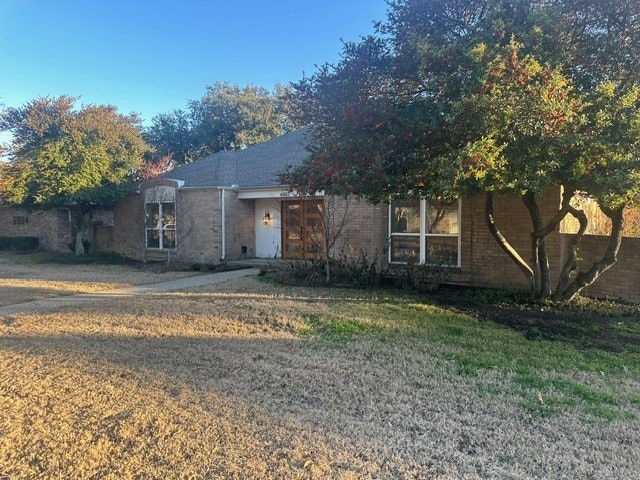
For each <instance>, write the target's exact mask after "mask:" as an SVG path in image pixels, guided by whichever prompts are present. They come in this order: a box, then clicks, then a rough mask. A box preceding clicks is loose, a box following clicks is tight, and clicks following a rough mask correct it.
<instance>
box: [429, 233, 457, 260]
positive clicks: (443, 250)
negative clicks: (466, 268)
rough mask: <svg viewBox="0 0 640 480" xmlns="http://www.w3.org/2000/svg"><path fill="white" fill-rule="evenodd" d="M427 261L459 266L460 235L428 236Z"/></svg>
mask: <svg viewBox="0 0 640 480" xmlns="http://www.w3.org/2000/svg"><path fill="white" fill-rule="evenodd" d="M425 262H426V263H435V264H438V265H447V266H453V267H457V266H458V237H427V252H426V258H425Z"/></svg>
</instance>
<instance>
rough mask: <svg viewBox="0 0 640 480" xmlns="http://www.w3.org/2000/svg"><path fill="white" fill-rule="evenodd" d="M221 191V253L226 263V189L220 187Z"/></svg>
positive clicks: (221, 257) (221, 258)
mask: <svg viewBox="0 0 640 480" xmlns="http://www.w3.org/2000/svg"><path fill="white" fill-rule="evenodd" d="M218 188H219V190H220V215H221V219H220V220H221V225H222V242H221V243H222V245H221V250H222V251H221V252H220V261H221V262H224V260H225V258H226V256H227V220H226V215H225V204H224V192H225V188H224V187H218Z"/></svg>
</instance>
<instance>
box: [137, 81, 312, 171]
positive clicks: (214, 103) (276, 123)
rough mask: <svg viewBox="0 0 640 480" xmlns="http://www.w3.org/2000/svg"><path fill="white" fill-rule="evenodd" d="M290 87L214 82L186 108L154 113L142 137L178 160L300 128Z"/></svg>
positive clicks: (253, 142)
mask: <svg viewBox="0 0 640 480" xmlns="http://www.w3.org/2000/svg"><path fill="white" fill-rule="evenodd" d="M292 98H293V97H292V96H291V95H290V88H289V87H283V86H281V85H276V88H275V93H271V92H269V91H268V90H266V89H265V88H262V87H255V86H247V87H242V88H241V87H239V86H237V85H232V84H230V83H225V82H216V83H214V84H213V85H210V86H208V87H207V89H206V93H205V95H204V96H203V97H202V98H200V99H197V100H190V101H189V103H188V108H187V110H186V111H183V110H176V111H174V112H172V113H169V114H162V115H157V116H156V117H154V118H153V122H152V125H151V127H149V128H148V129H147V130H146V131H145V138H146V139H147V141H148V142H149V143H150V144H152V145H153V146H154V148H155V152H156V155H157V156H158V157H163V156H166V155H169V154H171V155H172V157H173V159H174V160H175V161H176V162H177V163H180V164H182V163H188V162H191V161H193V160H194V159H196V158H198V157H202V156H206V155H210V154H212V153H215V152H218V151H220V150H238V149H241V148H244V147H247V146H250V145H254V144H256V143H260V142H263V141H265V140H269V139H271V138H273V137H276V136H278V135H281V134H283V133H286V132H287V131H290V130H293V129H295V128H298V127H299V126H300V125H299V124H298V123H297V122H296V121H295V120H294V116H293V109H294V106H293V104H292V103H291V100H292Z"/></svg>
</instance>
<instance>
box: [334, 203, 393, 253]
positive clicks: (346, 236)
mask: <svg viewBox="0 0 640 480" xmlns="http://www.w3.org/2000/svg"><path fill="white" fill-rule="evenodd" d="M325 203H326V205H327V208H328V209H332V208H333V209H334V210H335V214H334V215H331V214H329V218H334V219H335V223H336V227H338V228H339V227H340V224H342V231H341V233H340V235H339V236H338V237H337V238H336V240H335V245H334V247H333V252H334V254H340V253H343V252H344V253H346V254H350V255H360V254H361V252H364V253H366V254H367V255H368V257H369V258H370V259H374V258H376V257H377V258H379V259H380V262H381V264H383V265H384V264H386V261H387V250H388V237H389V231H388V230H389V226H388V225H389V206H388V205H387V204H386V203H381V204H378V205H372V204H371V203H368V202H366V201H364V200H360V199H358V198H357V197H350V198H349V199H348V200H345V199H342V198H334V199H326V200H325ZM343 218H344V221H343Z"/></svg>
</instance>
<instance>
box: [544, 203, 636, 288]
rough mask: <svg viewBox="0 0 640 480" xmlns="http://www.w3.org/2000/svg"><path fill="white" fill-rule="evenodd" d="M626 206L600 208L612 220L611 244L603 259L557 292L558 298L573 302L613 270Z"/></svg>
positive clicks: (620, 240)
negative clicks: (583, 290) (607, 272)
mask: <svg viewBox="0 0 640 480" xmlns="http://www.w3.org/2000/svg"><path fill="white" fill-rule="evenodd" d="M624 207H625V205H623V206H621V207H618V208H616V209H610V208H606V207H600V208H601V210H602V211H603V212H604V214H605V215H606V216H607V217H609V218H610V219H611V235H610V236H609V244H608V245H607V250H606V251H605V253H604V255H603V256H602V258H601V259H600V260H599V261H597V262H595V263H594V264H593V265H592V266H591V268H590V269H589V270H587V271H586V272H579V273H578V275H576V278H575V279H574V280H573V282H571V284H570V285H569V286H568V287H567V288H566V289H565V290H564V291H563V292H556V296H557V297H558V298H559V299H561V300H567V301H568V300H571V299H572V298H573V297H575V296H576V295H577V294H578V293H580V291H582V289H584V288H585V287H588V286H589V285H591V284H592V283H593V282H595V281H596V280H597V279H598V278H599V277H600V275H602V274H603V273H604V272H606V271H607V270H608V269H609V268H611V267H612V266H613V265H614V264H615V263H616V261H617V260H618V251H619V250H620V244H621V243H622V234H623V231H624V217H623V212H624Z"/></svg>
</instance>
